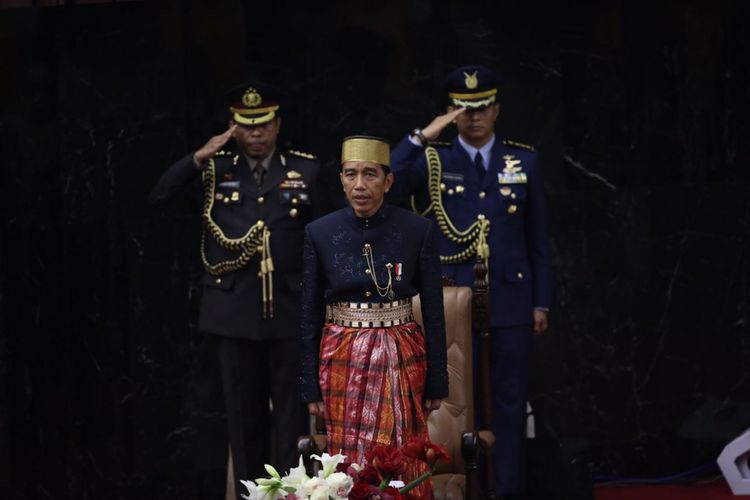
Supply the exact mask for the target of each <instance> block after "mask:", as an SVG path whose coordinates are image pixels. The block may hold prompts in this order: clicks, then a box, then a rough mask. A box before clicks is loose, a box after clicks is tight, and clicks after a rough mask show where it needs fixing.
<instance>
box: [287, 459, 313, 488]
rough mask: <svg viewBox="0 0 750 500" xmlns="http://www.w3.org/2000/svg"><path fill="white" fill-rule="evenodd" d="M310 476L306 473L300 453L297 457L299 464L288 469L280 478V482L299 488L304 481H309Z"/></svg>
mask: <svg viewBox="0 0 750 500" xmlns="http://www.w3.org/2000/svg"><path fill="white" fill-rule="evenodd" d="M309 480H310V476H308V475H307V471H306V470H305V464H304V462H303V461H302V455H300V457H299V465H298V466H297V467H293V468H291V469H289V473H288V474H287V475H286V476H284V477H282V478H281V482H282V483H284V484H285V485H286V486H292V487H294V489H297V490H298V489H300V488H301V487H302V485H303V484H304V483H305V481H309Z"/></svg>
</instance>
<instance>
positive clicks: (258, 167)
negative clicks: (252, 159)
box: [253, 162, 266, 186]
mask: <svg viewBox="0 0 750 500" xmlns="http://www.w3.org/2000/svg"><path fill="white" fill-rule="evenodd" d="M253 171H254V172H255V182H257V183H258V186H261V185H262V184H263V175H264V174H265V173H266V169H265V168H263V165H262V164H261V163H260V162H258V163H256V164H255V168H254V169H253Z"/></svg>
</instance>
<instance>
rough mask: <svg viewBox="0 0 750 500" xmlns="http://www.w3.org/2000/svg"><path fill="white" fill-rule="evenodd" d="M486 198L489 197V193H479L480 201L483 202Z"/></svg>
mask: <svg viewBox="0 0 750 500" xmlns="http://www.w3.org/2000/svg"><path fill="white" fill-rule="evenodd" d="M485 196H487V193H485V192H484V191H480V192H479V199H480V200H483V199H484V197H485Z"/></svg>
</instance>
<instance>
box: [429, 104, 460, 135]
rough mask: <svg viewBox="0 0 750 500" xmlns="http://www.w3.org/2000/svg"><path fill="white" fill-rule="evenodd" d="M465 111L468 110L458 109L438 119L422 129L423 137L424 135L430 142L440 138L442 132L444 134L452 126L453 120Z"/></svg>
mask: <svg viewBox="0 0 750 500" xmlns="http://www.w3.org/2000/svg"><path fill="white" fill-rule="evenodd" d="M465 110H466V108H458V109H454V110H453V111H449V112H448V113H445V114H444V115H440V116H438V117H436V118H435V119H434V120H432V121H431V122H430V124H429V125H427V126H426V127H425V128H423V129H422V135H424V137H425V139H427V140H428V141H434V140H435V139H437V138H438V137H440V132H442V131H443V129H444V128H445V127H447V126H448V125H450V124H451V123H452V122H453V120H455V119H456V117H457V116H458V115H460V114H461V113H463V112H464V111H465Z"/></svg>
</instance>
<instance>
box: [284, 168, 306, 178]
mask: <svg viewBox="0 0 750 500" xmlns="http://www.w3.org/2000/svg"><path fill="white" fill-rule="evenodd" d="M286 177H287V179H299V178H300V177H302V174H300V173H299V172H297V171H296V170H290V171H289V172H287V173H286Z"/></svg>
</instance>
